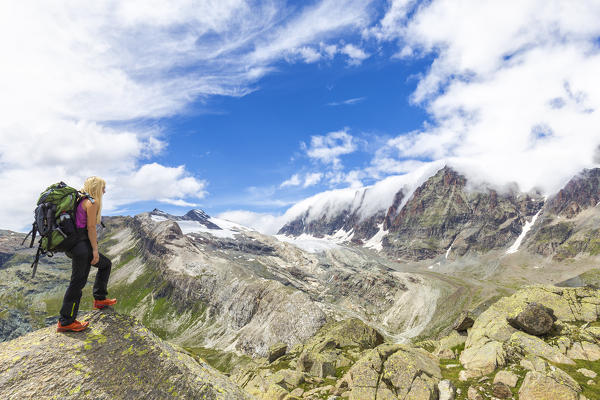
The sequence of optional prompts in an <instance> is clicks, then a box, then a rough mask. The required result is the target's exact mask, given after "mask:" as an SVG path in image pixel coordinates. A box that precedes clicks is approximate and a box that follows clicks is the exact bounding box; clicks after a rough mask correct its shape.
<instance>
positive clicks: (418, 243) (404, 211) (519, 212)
mask: <svg viewBox="0 0 600 400" xmlns="http://www.w3.org/2000/svg"><path fill="white" fill-rule="evenodd" d="M467 183H468V182H467V179H466V177H465V176H463V175H462V174H460V173H458V172H457V171H456V170H454V169H452V168H451V167H448V166H446V167H444V168H442V169H440V170H439V171H438V172H437V173H436V174H435V175H434V176H432V177H431V178H429V179H428V180H427V181H425V182H424V183H423V184H422V185H421V186H419V187H417V188H416V189H415V191H414V193H413V194H412V196H411V197H410V198H409V199H408V200H407V201H406V203H405V204H404V206H402V204H401V203H400V202H403V201H404V198H403V197H397V201H398V203H399V204H393V205H392V207H390V209H389V210H388V215H387V216H386V221H387V224H386V225H387V226H386V227H387V229H388V230H389V232H390V233H389V234H388V235H387V236H386V237H385V238H384V241H383V247H384V248H385V249H386V250H387V251H388V252H389V253H391V254H393V255H395V256H398V257H402V258H406V259H426V258H434V257H437V256H439V255H441V254H444V253H446V256H448V254H449V252H450V249H452V251H453V252H454V253H455V254H456V253H457V254H459V255H463V254H465V253H467V252H469V251H475V252H485V251H488V250H491V249H496V248H502V247H508V246H509V245H510V243H511V242H514V240H515V239H516V238H517V237H518V235H519V233H520V232H521V231H522V228H523V226H524V224H525V222H526V221H527V219H528V218H531V217H532V216H533V215H535V214H536V213H537V212H538V211H539V209H540V208H541V207H542V205H543V198H542V197H541V196H540V195H533V194H522V193H519V192H518V191H514V190H511V191H506V192H499V191H497V190H495V189H492V188H488V187H483V188H477V189H474V188H470V187H468V185H467ZM397 210H398V211H397ZM392 212H394V213H396V214H395V215H394V214H391V213H392Z"/></svg>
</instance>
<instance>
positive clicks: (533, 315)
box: [507, 303, 556, 336]
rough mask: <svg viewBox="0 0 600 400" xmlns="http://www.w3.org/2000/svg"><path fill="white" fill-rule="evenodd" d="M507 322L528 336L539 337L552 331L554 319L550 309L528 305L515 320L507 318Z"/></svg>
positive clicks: (536, 304)
mask: <svg viewBox="0 0 600 400" xmlns="http://www.w3.org/2000/svg"><path fill="white" fill-rule="evenodd" d="M507 321H508V323H509V324H510V325H511V326H512V327H513V328H516V329H519V330H522V331H523V332H527V333H529V334H530V335H535V336H541V335H545V334H546V333H548V332H550V331H551V330H552V327H553V325H554V321H556V317H555V316H554V311H553V310H552V309H551V308H548V307H544V306H543V305H541V304H538V303H529V304H528V305H527V307H525V309H524V310H523V311H521V312H520V313H519V314H518V315H517V316H516V317H515V318H507Z"/></svg>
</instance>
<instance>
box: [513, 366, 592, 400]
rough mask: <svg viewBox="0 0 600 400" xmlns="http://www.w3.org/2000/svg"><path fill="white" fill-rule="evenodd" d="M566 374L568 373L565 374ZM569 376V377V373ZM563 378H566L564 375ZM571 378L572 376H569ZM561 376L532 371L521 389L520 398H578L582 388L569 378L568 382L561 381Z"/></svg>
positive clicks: (542, 399)
mask: <svg viewBox="0 0 600 400" xmlns="http://www.w3.org/2000/svg"><path fill="white" fill-rule="evenodd" d="M565 375H566V374H565ZM567 377H569V376H568V375H567ZM562 378H565V377H564V376H563V377H562ZM569 378H570V377H569ZM560 379H561V378H560V377H553V376H547V375H545V374H542V373H540V372H535V371H530V372H528V373H527V375H525V380H524V381H523V384H522V385H521V388H520V389H519V399H520V400H548V399H552V400H578V399H579V392H581V388H579V385H577V383H575V385H577V386H575V385H573V383H572V382H571V381H572V379H571V380H568V379H567V382H566V384H563V383H559V382H561V381H560Z"/></svg>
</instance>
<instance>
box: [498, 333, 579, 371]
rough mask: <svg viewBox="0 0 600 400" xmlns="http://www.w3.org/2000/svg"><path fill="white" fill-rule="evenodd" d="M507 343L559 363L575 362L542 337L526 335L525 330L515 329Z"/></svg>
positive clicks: (571, 363)
mask: <svg viewBox="0 0 600 400" xmlns="http://www.w3.org/2000/svg"><path fill="white" fill-rule="evenodd" d="M509 344H510V345H511V346H516V347H518V348H520V349H521V350H522V351H523V352H525V353H526V354H533V355H535V356H538V357H543V358H545V359H546V360H548V361H552V362H556V363H560V364H570V365H575V362H574V361H573V360H572V359H571V358H569V357H567V356H565V355H564V354H563V353H561V352H560V350H558V349H557V348H556V347H553V346H550V345H549V344H547V343H546V342H544V341H543V340H542V339H540V338H538V337H536V336H532V335H528V334H527V333H525V332H520V331H517V332H515V333H513V334H512V336H511V338H510V341H509Z"/></svg>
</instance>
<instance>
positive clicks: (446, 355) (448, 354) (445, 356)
mask: <svg viewBox="0 0 600 400" xmlns="http://www.w3.org/2000/svg"><path fill="white" fill-rule="evenodd" d="M435 355H436V356H437V357H438V358H440V359H442V360H452V359H454V358H456V356H455V355H454V352H453V351H452V350H450V349H443V350H439V351H437V352H436V353H435Z"/></svg>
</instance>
